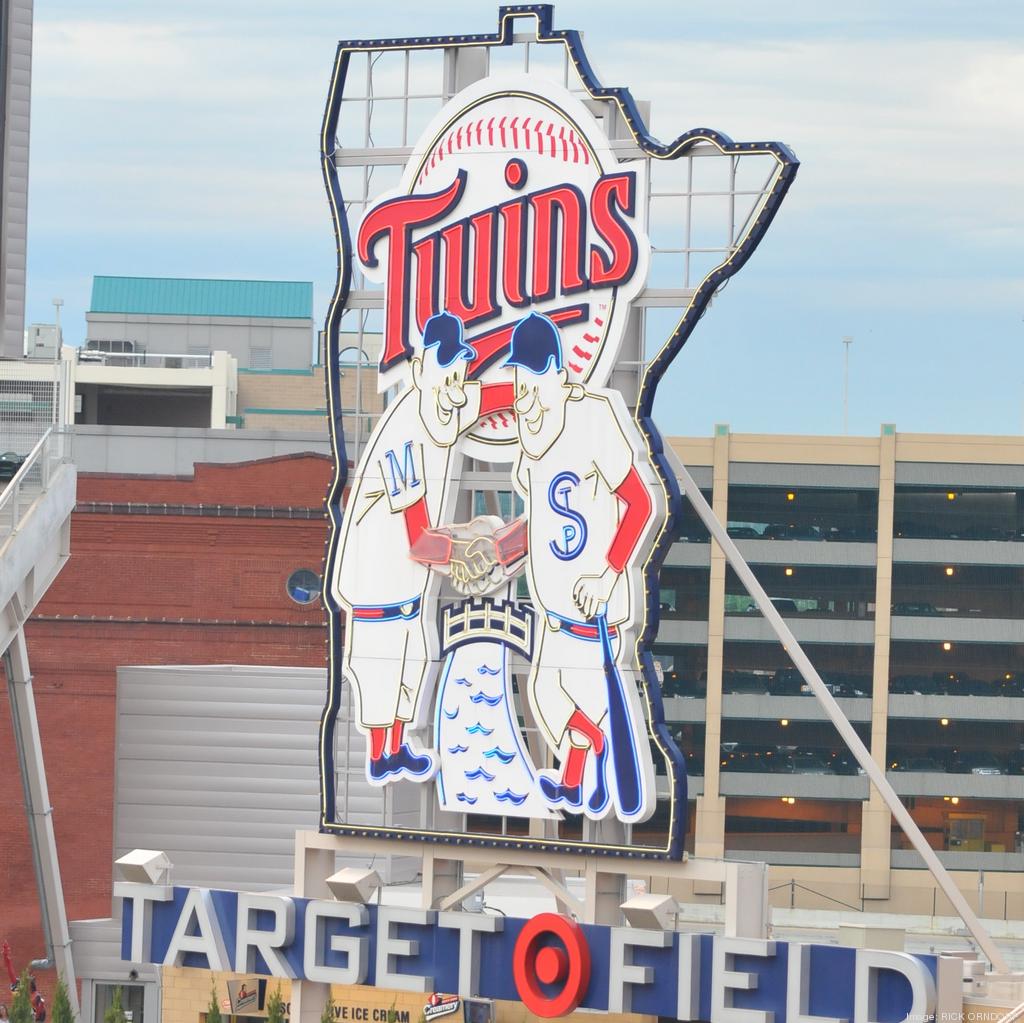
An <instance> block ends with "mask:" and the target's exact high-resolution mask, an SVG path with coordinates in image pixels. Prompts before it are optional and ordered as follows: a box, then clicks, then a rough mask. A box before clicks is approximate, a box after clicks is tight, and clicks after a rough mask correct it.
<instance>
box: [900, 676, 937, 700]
mask: <svg viewBox="0 0 1024 1023" xmlns="http://www.w3.org/2000/svg"><path fill="white" fill-rule="evenodd" d="M935 691H936V690H935V681H934V679H932V678H931V677H930V676H929V675H894V676H893V677H892V678H891V679H889V692H890V693H898V694H903V695H907V696H925V695H928V694H929V693H934V692H935Z"/></svg>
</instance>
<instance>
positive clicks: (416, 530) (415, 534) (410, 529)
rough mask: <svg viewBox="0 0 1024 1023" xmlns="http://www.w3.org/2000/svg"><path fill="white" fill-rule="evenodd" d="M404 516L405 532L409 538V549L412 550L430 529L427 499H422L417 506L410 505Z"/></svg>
mask: <svg viewBox="0 0 1024 1023" xmlns="http://www.w3.org/2000/svg"><path fill="white" fill-rule="evenodd" d="M402 514H403V515H404V516H405V532H406V535H407V536H408V537H409V549H410V550H411V549H412V548H413V547H415V546H416V541H417V540H418V539H419V538H420V537H421V536H422V535H423V534H424V533H425V532H426V531H427V530H428V529H429V528H430V515H429V513H428V512H427V499H426V498H425V497H421V498H420V499H419V500H418V501H417V502H416V503H415V504H411V505H409V507H408V508H406V509H405V510H404V511H403V512H402Z"/></svg>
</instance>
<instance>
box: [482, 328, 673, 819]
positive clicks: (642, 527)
mask: <svg viewBox="0 0 1024 1023" xmlns="http://www.w3.org/2000/svg"><path fill="white" fill-rule="evenodd" d="M506 365H508V366H512V367H514V368H515V383H514V387H515V413H516V420H517V429H518V436H519V444H520V452H519V455H518V458H517V460H516V463H515V466H514V468H513V482H514V485H515V487H516V489H517V490H518V492H519V493H520V494H521V495H522V497H523V499H524V501H525V504H526V514H525V520H526V522H525V529H526V537H525V544H524V538H523V525H522V522H521V521H520V522H519V523H512V524H511V525H510V526H508V527H506V528H505V529H504V530H502V531H499V533H498V534H497V535H496V537H495V540H496V546H497V559H498V560H499V561H500V562H501V563H502V564H508V563H512V562H515V561H517V560H518V559H520V558H521V557H522V555H523V553H524V548H525V550H526V551H527V552H528V562H527V567H526V572H527V578H528V581H529V587H530V592H531V595H532V597H533V602H534V606H535V607H536V609H537V611H538V615H539V617H540V619H541V621H542V623H543V625H542V629H541V634H540V639H539V646H538V648H537V650H536V652H535V654H534V658H533V666H532V672H531V676H530V680H529V685H528V694H529V698H530V702H531V706H532V707H533V710H534V715H535V717H536V719H537V722H538V724H539V726H540V729H541V732H542V734H543V735H544V737H545V739H546V741H547V742H548V743H549V745H550V746H551V748H552V749H553V750H555V751H557V754H558V756H559V759H560V761H561V764H562V770H561V775H560V777H556V776H552V775H551V774H542V775H541V777H540V787H541V790H542V792H543V794H544V796H545V798H546V799H547V801H548V802H549V804H550V805H552V806H564V807H567V808H568V809H569V810H571V811H575V812H580V811H582V812H583V813H585V814H586V815H587V816H590V817H593V818H595V819H598V818H601V817H603V816H605V811H606V808H607V807H608V805H609V802H611V803H612V805H613V806H614V808H615V812H616V814H617V816H618V817H619V818H620V819H621V820H624V821H637V820H644V819H646V818H647V817H649V816H650V814H651V813H652V812H653V809H654V798H655V789H654V765H653V762H652V760H651V752H650V743H649V741H648V739H647V731H646V726H645V723H644V716H643V713H642V710H641V706H640V696H639V692H638V689H637V680H636V675H635V670H634V667H633V663H632V661H633V647H632V640H630V641H629V642H628V643H623V642H622V639H623V636H620V631H623V630H625V631H627V632H628V633H629V635H630V636H635V634H636V630H637V629H638V628H642V626H643V618H644V610H643V579H642V572H641V571H640V566H639V565H638V564H637V562H638V561H639V560H640V557H641V554H642V553H644V541H645V540H649V539H650V537H651V535H652V533H653V531H654V528H655V526H656V525H657V523H658V522H660V521H663V520H664V491H663V489H662V487H661V484H660V481H658V480H657V477H656V476H655V474H654V470H653V467H652V466H651V465H650V463H649V461H648V455H647V452H646V448H645V446H644V445H643V443H642V440H641V439H640V436H639V431H637V430H636V428H635V427H634V426H633V422H632V419H631V418H630V417H629V415H628V413H627V412H626V409H625V406H624V404H623V402H622V399H621V397H620V396H619V395H618V394H617V393H616V392H610V391H608V392H603V393H599V394H598V393H593V392H589V391H587V390H586V389H584V388H583V387H582V386H581V385H579V384H571V383H569V380H568V373H567V372H566V370H565V369H563V367H562V349H561V342H560V337H559V333H558V328H557V326H556V325H555V324H554V323H553V322H552V321H551V320H549V319H548V318H547V317H545V316H542V315H539V314H536V313H533V314H531V315H530V316H527V317H526V318H525V319H523V320H521V321H520V322H519V324H518V325H517V326H516V328H515V330H514V331H513V334H512V342H511V353H510V355H509V357H508V359H507V361H506ZM658 511H660V512H661V518H660V519H659V518H658V514H657V512H658ZM627 646H628V649H620V648H624V647H627ZM590 757H592V758H593V759H592V764H593V767H592V769H591V771H590V773H589V774H588V773H587V764H588V758H590ZM609 762H610V770H609V769H608V768H609ZM585 777H589V778H590V779H592V780H591V781H590V782H589V784H588V792H587V794H586V796H585V795H584V779H585Z"/></svg>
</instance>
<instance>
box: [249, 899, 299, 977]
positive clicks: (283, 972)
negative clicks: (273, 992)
mask: <svg viewBox="0 0 1024 1023" xmlns="http://www.w3.org/2000/svg"><path fill="white" fill-rule="evenodd" d="M260 909H261V910H263V911H264V912H266V913H273V914H274V926H273V927H272V928H271V929H270V930H269V931H264V930H259V929H258V928H257V927H256V911H257V910H260ZM294 938H295V903H294V902H292V900H291V899H289V898H288V897H287V896H277V895H252V894H250V893H249V892H240V893H239V895H238V936H237V938H236V939H235V972H236V973H255V972H256V953H257V952H259V954H260V955H261V956H263V959H264V961H265V962H266V964H267V969H269V970H270V974H271V976H272V977H288V978H289V979H292V978H294V977H295V971H294V970H293V969H292V967H291V964H290V963H289V962H288V960H287V959H285V957H284V955H283V954H282V953H281V951H280V950H281V949H282V948H284V947H285V946H286V945H290V944H291V943H292V941H293V940H294Z"/></svg>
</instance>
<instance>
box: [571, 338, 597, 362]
mask: <svg viewBox="0 0 1024 1023" xmlns="http://www.w3.org/2000/svg"><path fill="white" fill-rule="evenodd" d="M595 340H596V339H595ZM572 351H573V355H578V356H579V357H580V358H581V359H586V360H587V361H588V362H589V361H590V360H591V359H592V358H593V357H594V353H593V352H585V351H584V350H583V349H582V348H580V346H579V345H573V346H572Z"/></svg>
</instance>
